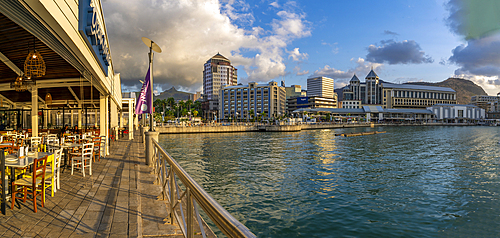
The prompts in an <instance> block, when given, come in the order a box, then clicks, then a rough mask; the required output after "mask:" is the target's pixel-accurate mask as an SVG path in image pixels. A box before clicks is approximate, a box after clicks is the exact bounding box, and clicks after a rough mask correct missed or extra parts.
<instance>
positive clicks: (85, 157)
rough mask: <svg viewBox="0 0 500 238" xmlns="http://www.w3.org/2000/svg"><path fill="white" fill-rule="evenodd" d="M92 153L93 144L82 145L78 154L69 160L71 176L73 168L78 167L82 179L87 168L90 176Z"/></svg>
mask: <svg viewBox="0 0 500 238" xmlns="http://www.w3.org/2000/svg"><path fill="white" fill-rule="evenodd" d="M93 151H94V144H93V143H87V144H83V149H82V152H81V153H80V154H75V155H74V156H73V157H72V158H71V175H73V169H74V168H75V166H77V165H79V166H80V168H81V169H82V173H83V177H85V168H87V167H88V168H89V174H90V175H92V157H93Z"/></svg>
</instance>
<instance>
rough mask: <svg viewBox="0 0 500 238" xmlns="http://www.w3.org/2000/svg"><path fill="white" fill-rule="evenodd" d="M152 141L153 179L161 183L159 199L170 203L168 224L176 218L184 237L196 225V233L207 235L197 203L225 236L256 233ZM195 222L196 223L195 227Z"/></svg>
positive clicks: (189, 235) (247, 235)
mask: <svg viewBox="0 0 500 238" xmlns="http://www.w3.org/2000/svg"><path fill="white" fill-rule="evenodd" d="M152 142H153V148H154V150H153V158H152V164H151V165H152V166H153V172H154V173H155V175H156V181H155V183H157V184H159V185H160V186H161V195H160V199H164V200H167V201H168V202H169V206H170V207H169V218H168V219H167V220H169V222H170V223H171V224H174V222H175V221H177V224H178V225H179V227H180V229H181V231H182V233H183V234H184V237H188V238H191V237H194V235H195V229H196V230H197V231H198V229H199V231H198V232H196V234H197V235H202V236H203V237H204V238H205V237H207V232H211V233H212V230H211V229H210V228H209V227H208V226H207V225H206V224H205V223H204V221H203V219H202V218H201V216H200V213H199V212H198V206H200V207H201V209H202V210H203V211H204V212H205V213H206V215H207V216H208V217H209V218H210V220H212V222H213V223H214V224H215V225H216V226H217V227H218V228H219V229H220V230H221V231H222V232H223V233H224V234H225V235H226V236H228V237H256V236H255V235H254V234H253V233H252V232H251V231H250V230H249V229H248V228H247V227H246V226H245V225H243V224H242V223H241V222H239V221H238V220H236V218H234V217H233V216H231V214H229V212H228V211H226V209H224V208H223V207H222V206H221V205H220V204H219V203H217V201H215V200H214V199H213V198H212V197H211V196H210V195H209V194H208V193H207V192H206V191H205V190H204V189H203V188H202V187H201V186H200V185H199V184H198V183H196V181H194V179H193V178H191V176H189V174H187V173H186V171H184V169H183V168H182V167H181V166H180V165H179V164H178V163H177V161H175V160H174V159H173V158H172V157H171V156H170V155H169V154H168V153H167V152H166V151H165V150H164V149H163V148H162V147H161V146H160V145H159V144H158V142H157V141H156V140H154V139H153V140H152ZM178 180H179V181H180V182H181V183H182V185H183V187H184V191H182V189H181V187H180V186H179V184H178V183H177V181H178ZM195 218H196V221H195V220H194V219H195ZM195 223H197V224H198V226H197V227H196V228H195V227H194V225H195ZM206 229H208V231H206ZM212 234H213V233H212Z"/></svg>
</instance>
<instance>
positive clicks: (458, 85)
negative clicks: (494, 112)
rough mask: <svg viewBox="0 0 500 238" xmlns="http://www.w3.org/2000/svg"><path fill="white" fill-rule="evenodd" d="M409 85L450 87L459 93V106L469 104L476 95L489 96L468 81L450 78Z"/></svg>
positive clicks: (479, 87)
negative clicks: (436, 81)
mask: <svg viewBox="0 0 500 238" xmlns="http://www.w3.org/2000/svg"><path fill="white" fill-rule="evenodd" d="M407 84H418V85H426V86H437V87H448V88H451V89H453V90H455V91H456V92H457V103H458V104H469V103H470V98H471V97H472V96H475V95H488V94H487V93H486V92H485V91H484V89H483V88H482V87H481V86H478V85H477V84H475V83H474V82H472V81H470V80H467V79H460V78H448V79H447V80H445V81H442V82H438V83H425V82H415V83H407Z"/></svg>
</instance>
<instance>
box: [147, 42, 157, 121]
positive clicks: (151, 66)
mask: <svg viewBox="0 0 500 238" xmlns="http://www.w3.org/2000/svg"><path fill="white" fill-rule="evenodd" d="M149 70H150V74H149V87H150V88H149V89H150V92H151V98H150V99H151V101H150V102H151V108H150V109H149V110H150V114H149V117H150V118H151V119H150V123H149V131H154V130H155V129H154V127H153V113H154V112H153V41H151V45H150V46H149ZM148 106H149V105H148Z"/></svg>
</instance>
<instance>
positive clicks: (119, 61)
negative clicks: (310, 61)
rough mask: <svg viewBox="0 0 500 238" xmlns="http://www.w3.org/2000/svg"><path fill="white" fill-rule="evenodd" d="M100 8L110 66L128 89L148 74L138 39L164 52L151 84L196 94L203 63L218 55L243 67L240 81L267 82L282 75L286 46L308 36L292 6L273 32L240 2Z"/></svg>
mask: <svg viewBox="0 0 500 238" xmlns="http://www.w3.org/2000/svg"><path fill="white" fill-rule="evenodd" d="M102 4H103V9H104V14H105V18H106V24H107V25H106V27H107V32H108V36H109V41H110V46H111V51H112V55H113V56H114V57H113V65H114V67H115V70H116V71H117V72H119V73H121V78H122V84H124V85H127V86H132V85H136V84H139V82H138V80H139V79H143V78H144V77H145V74H146V71H147V64H148V60H147V53H148V48H147V47H146V46H145V45H144V44H143V43H142V41H141V39H140V38H141V37H142V36H145V37H148V38H150V39H152V40H153V41H155V42H156V43H157V44H158V45H159V46H160V47H161V48H162V50H163V52H162V53H160V54H158V53H156V54H155V59H154V82H155V84H157V83H158V84H161V87H162V88H170V87H171V86H175V87H176V88H179V87H182V88H188V89H189V90H190V91H194V90H196V89H198V90H199V89H200V88H201V84H202V72H203V64H204V63H205V62H206V60H208V59H209V58H210V57H212V56H213V55H215V54H217V52H220V53H221V54H222V55H224V56H226V57H227V58H229V59H230V60H231V61H232V63H233V65H236V66H238V65H240V66H243V70H244V71H245V72H246V74H247V75H248V78H247V79H245V80H242V79H241V77H240V78H239V80H238V81H241V82H243V81H268V80H270V79H273V78H276V77H279V76H281V75H284V74H285V69H286V66H285V64H284V60H285V59H284V57H285V54H286V48H287V46H288V45H289V44H290V43H291V42H292V41H293V40H295V39H298V38H301V37H305V36H309V35H310V34H311V33H310V30H309V26H308V24H309V23H308V22H307V21H305V15H304V14H301V13H296V12H295V11H299V9H298V7H295V6H294V5H293V4H286V10H281V11H279V12H278V13H277V14H276V15H275V17H274V19H273V20H272V21H271V22H269V24H268V25H269V26H270V27H271V28H272V31H266V30H264V29H263V28H262V27H260V26H254V25H253V24H255V23H254V17H253V14H252V13H251V8H250V6H249V5H248V4H246V3H245V2H244V1H241V0H228V1H225V2H224V3H220V2H219V1H218V0H190V1H188V0H180V1H168V0H147V1H144V0H130V1H122V0H107V1H103V2H102ZM237 24H238V25H237ZM262 24H265V23H262ZM243 26H244V28H243ZM297 51H298V49H297ZM249 52H253V54H250V53H249ZM299 53H300V52H299ZM300 54H301V57H304V56H307V54H304V53H300ZM292 58H293V57H292ZM240 75H241V73H240ZM243 83H244V82H243ZM124 88H127V87H124ZM128 88H130V87H128ZM139 88H140V86H139Z"/></svg>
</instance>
